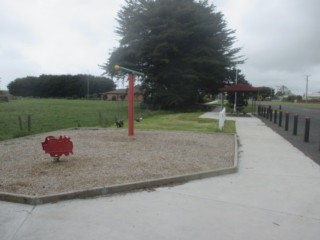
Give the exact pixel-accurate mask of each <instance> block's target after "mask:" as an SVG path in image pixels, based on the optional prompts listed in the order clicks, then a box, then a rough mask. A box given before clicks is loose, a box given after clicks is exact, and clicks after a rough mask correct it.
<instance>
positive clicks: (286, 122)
mask: <svg viewBox="0 0 320 240" xmlns="http://www.w3.org/2000/svg"><path fill="white" fill-rule="evenodd" d="M288 129H289V113H286V121H285V125H284V130H285V131H288Z"/></svg>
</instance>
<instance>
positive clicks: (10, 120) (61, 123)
mask: <svg viewBox="0 0 320 240" xmlns="http://www.w3.org/2000/svg"><path fill="white" fill-rule="evenodd" d="M138 105H139V104H138V103H137V104H136V110H135V113H136V116H138V115H142V116H143V118H144V120H143V121H142V122H141V123H135V128H136V129H163V130H184V131H186V130H189V131H201V132H217V131H219V130H218V121H217V120H211V119H199V118H198V116H199V115H201V114H202V113H201V112H198V113H184V114H181V113H180V114H173V113H170V112H161V111H156V112H150V111H146V110H145V111H142V110H140V109H139V108H138ZM28 116H30V119H31V121H30V122H31V124H30V125H31V126H30V127H31V128H30V131H29V129H28V121H27V119H28ZM19 118H20V119H21V125H20V121H19ZM116 118H119V119H124V120H125V124H126V118H127V104H126V102H116V101H88V100H63V99H21V100H12V101H9V103H0V140H6V139H10V138H16V137H21V136H26V135H31V134H36V133H42V132H50V131H53V130H58V129H65V128H73V127H97V126H100V127H115V119H116ZM125 127H126V125H125ZM223 131H224V132H235V124H234V122H232V121H230V122H227V123H226V126H225V129H224V130H223Z"/></svg>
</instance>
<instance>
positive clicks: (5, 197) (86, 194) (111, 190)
mask: <svg viewBox="0 0 320 240" xmlns="http://www.w3.org/2000/svg"><path fill="white" fill-rule="evenodd" d="M234 141H235V149H234V163H233V166H232V167H229V168H220V169H215V170H213V171H205V172H198V173H193V174H186V175H178V176H173V177H167V178H159V179H151V180H147V181H141V182H132V183H126V184H119V185H111V186H106V187H97V188H91V189H85V190H79V191H73V192H65V193H58V194H52V195H44V196H29V195H23V194H13V193H7V192H0V201H7V202H14V203H22V204H29V205H41V204H46V203H55V202H59V201H65V200H72V199H77V198H80V199H83V198H92V197H98V196H105V195H110V194H115V193H123V192H130V191H134V190H139V189H148V188H155V187H160V186H165V185H170V184H177V183H185V182H188V181H192V180H198V179H203V178H209V177H215V176H220V175H225V174H231V173H236V172H237V171H238V141H237V135H236V134H234Z"/></svg>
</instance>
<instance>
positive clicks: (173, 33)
mask: <svg viewBox="0 0 320 240" xmlns="http://www.w3.org/2000/svg"><path fill="white" fill-rule="evenodd" d="M117 20H118V23H119V27H118V28H117V30H116V32H117V33H118V34H119V35H120V36H121V37H122V38H121V41H120V46H119V47H118V48H117V49H115V50H114V51H113V52H112V54H111V55H110V58H109V61H108V63H106V64H105V65H104V68H105V70H106V72H107V73H109V74H111V75H113V74H115V72H114V65H115V64H120V65H122V66H124V67H129V68H133V69H136V70H138V71H141V72H144V73H145V76H146V77H145V78H144V79H143V81H142V87H143V89H144V93H145V99H146V100H148V101H149V102H152V103H155V104H157V105H160V106H162V107H163V108H175V109H177V108H178V109H181V108H184V109H186V108H188V107H190V106H193V105H195V104H196V103H198V102H199V100H200V99H201V95H205V94H216V93H217V92H218V91H219V88H221V87H222V86H224V85H225V81H226V79H227V74H228V71H230V69H231V68H232V67H233V66H234V65H235V64H236V63H240V62H241V61H242V60H241V57H239V56H238V55H237V54H238V53H239V51H240V48H234V47H233V44H234V42H235V36H234V31H233V30H230V29H228V28H227V23H226V21H225V20H224V18H223V14H222V13H221V12H216V11H215V7H214V6H213V5H210V4H208V2H207V1H195V0H126V4H125V6H124V7H123V8H122V10H120V11H119V13H118V19H117Z"/></svg>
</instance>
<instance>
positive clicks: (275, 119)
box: [273, 110, 278, 124]
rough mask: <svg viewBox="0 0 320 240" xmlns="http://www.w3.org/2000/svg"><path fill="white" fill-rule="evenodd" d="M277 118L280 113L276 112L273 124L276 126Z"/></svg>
mask: <svg viewBox="0 0 320 240" xmlns="http://www.w3.org/2000/svg"><path fill="white" fill-rule="evenodd" d="M277 118H278V111H277V110H274V118H273V123H274V124H276V123H277Z"/></svg>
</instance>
